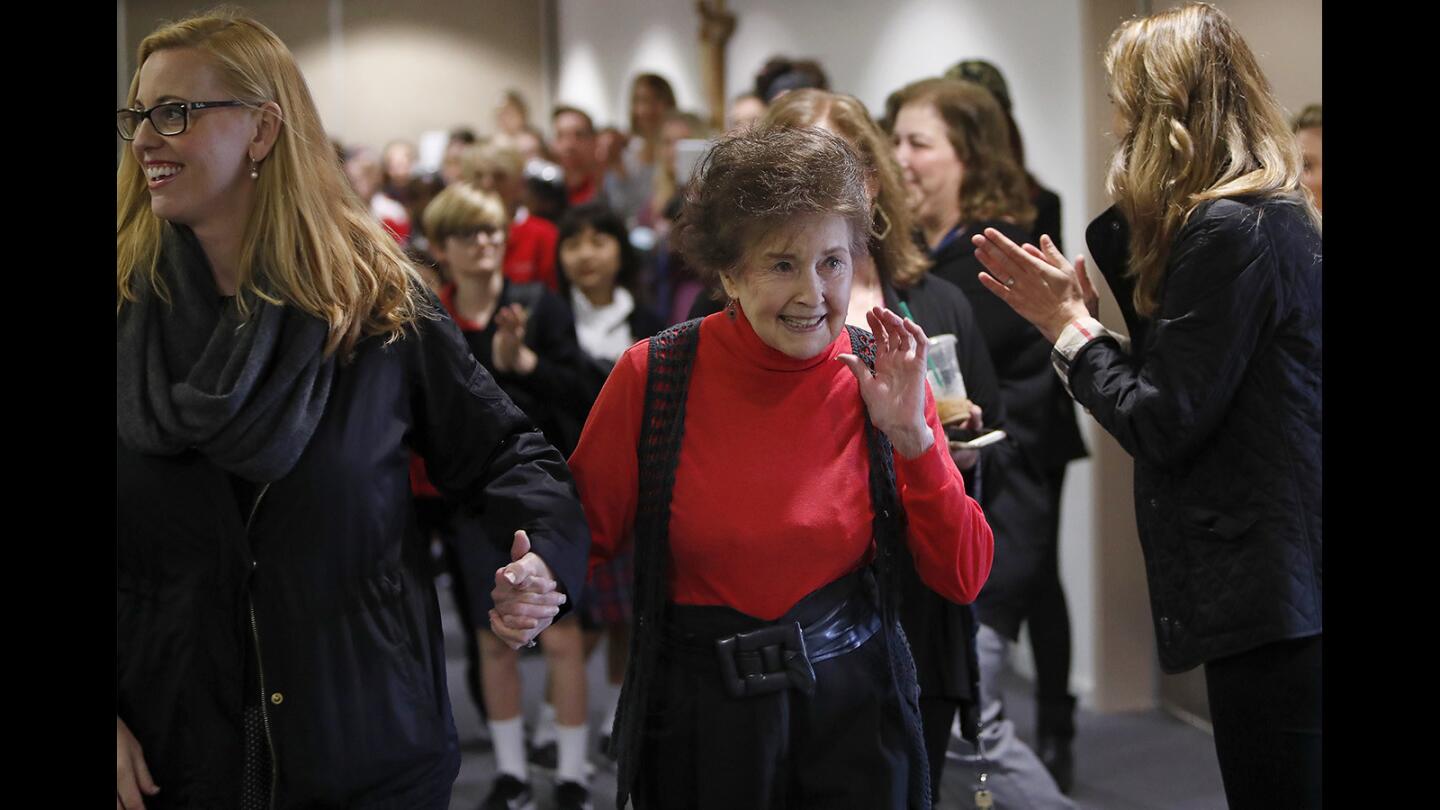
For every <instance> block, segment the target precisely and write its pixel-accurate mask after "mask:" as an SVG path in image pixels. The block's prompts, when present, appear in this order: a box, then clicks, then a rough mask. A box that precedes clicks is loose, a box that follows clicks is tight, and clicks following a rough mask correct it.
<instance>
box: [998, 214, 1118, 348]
mask: <svg viewBox="0 0 1440 810" xmlns="http://www.w3.org/2000/svg"><path fill="white" fill-rule="evenodd" d="M971 241H973V242H974V243H975V256H976V258H978V259H979V260H980V263H981V264H983V265H985V269H986V270H987V271H988V272H985V273H981V274H980V283H981V284H983V285H985V288H986V289H988V290H989V291H990V292H992V293H995V294H996V295H998V296H1000V298H1001V299H1002V300H1004V301H1005V303H1007V304H1009V305H1010V308H1011V309H1013V310H1015V312H1016V313H1017V314H1018V315H1019V316H1020V317H1022V318H1024V319H1025V320H1027V321H1029V322H1030V323H1032V324H1034V325H1035V328H1036V329H1039V330H1040V334H1042V335H1044V336H1045V340H1047V341H1049V342H1050V343H1054V342H1055V341H1056V339H1058V338H1059V337H1060V333H1061V332H1062V331H1064V330H1065V326H1066V324H1068V323H1070V322H1071V321H1073V320H1075V319H1076V318H1083V317H1085V316H1086V315H1089V316H1090V317H1095V316H1096V315H1097V314H1099V311H1100V296H1099V294H1098V293H1096V292H1095V288H1094V287H1093V286H1091V284H1090V277H1089V276H1088V275H1087V274H1086V273H1085V257H1083V256H1080V257H1077V258H1076V259H1075V264H1073V265H1072V264H1071V263H1070V262H1068V261H1066V260H1065V257H1064V256H1063V255H1061V253H1060V250H1059V249H1058V248H1056V247H1055V243H1054V242H1052V241H1050V237H1049V236H1041V237H1040V247H1039V248H1037V247H1035V246H1034V245H1031V244H1026V245H1025V246H1024V247H1021V246H1019V245H1017V244H1015V243H1014V242H1012V241H1010V239H1009V238H1007V237H1006V236H1005V234H1003V233H1000V232H999V231H997V230H995V229H994V228H986V229H985V233H984V234H983V235H981V234H976V235H975V236H973V237H971Z"/></svg>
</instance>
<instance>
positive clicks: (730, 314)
mask: <svg viewBox="0 0 1440 810" xmlns="http://www.w3.org/2000/svg"><path fill="white" fill-rule="evenodd" d="M725 317H727V318H729V319H730V320H732V321H733V320H735V299H734V298H731V299H730V302H729V303H728V304H726V305H725Z"/></svg>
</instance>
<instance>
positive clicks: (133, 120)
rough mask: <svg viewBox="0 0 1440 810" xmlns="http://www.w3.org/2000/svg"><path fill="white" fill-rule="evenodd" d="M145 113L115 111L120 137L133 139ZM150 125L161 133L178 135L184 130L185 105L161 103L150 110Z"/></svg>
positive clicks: (128, 139)
mask: <svg viewBox="0 0 1440 810" xmlns="http://www.w3.org/2000/svg"><path fill="white" fill-rule="evenodd" d="M144 120H145V114H144V113H141V112H138V111H136V110H119V111H117V112H116V113H115V126H116V128H117V129H118V130H119V131H120V137H122V138H124V139H125V140H127V141H131V140H134V139H135V132H136V131H137V130H139V129H140V122H142V121H144ZM150 125H151V126H153V127H155V131H156V132H158V133H160V134H161V135H179V134H180V133H181V132H184V131H185V106H184V105H182V104H161V105H160V106H158V107H155V108H154V109H152V110H150Z"/></svg>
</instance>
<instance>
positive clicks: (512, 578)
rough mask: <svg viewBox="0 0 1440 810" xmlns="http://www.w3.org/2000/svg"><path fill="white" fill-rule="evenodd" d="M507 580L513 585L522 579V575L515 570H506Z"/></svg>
mask: <svg viewBox="0 0 1440 810" xmlns="http://www.w3.org/2000/svg"><path fill="white" fill-rule="evenodd" d="M505 581H506V582H508V583H510V584H511V585H514V584H516V583H517V582H519V581H520V577H519V575H517V574H516V573H515V572H514V571H506V572H505Z"/></svg>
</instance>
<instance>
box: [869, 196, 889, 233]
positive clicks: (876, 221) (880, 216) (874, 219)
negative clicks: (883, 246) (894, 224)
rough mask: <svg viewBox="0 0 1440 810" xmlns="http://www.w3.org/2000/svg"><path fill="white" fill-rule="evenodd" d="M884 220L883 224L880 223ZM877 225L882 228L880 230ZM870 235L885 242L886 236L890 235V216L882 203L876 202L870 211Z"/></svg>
mask: <svg viewBox="0 0 1440 810" xmlns="http://www.w3.org/2000/svg"><path fill="white" fill-rule="evenodd" d="M882 222H883V223H884V225H883V226H882V225H881V224H880V223H882ZM877 226H878V227H879V228H880V229H879V230H878V231H877V230H876V228H877ZM870 235H871V236H873V237H875V239H876V240H877V241H880V242H884V241H885V237H887V236H889V235H890V217H889V215H888V214H886V213H885V209H884V208H881V207H880V203H875V207H874V209H873V210H872V211H871V213H870Z"/></svg>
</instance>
